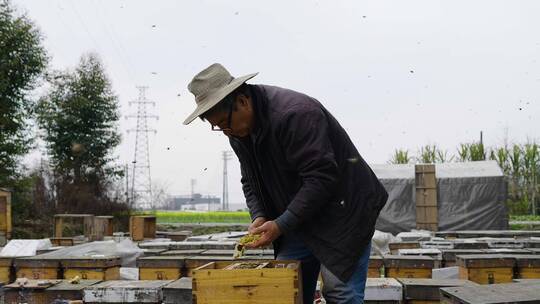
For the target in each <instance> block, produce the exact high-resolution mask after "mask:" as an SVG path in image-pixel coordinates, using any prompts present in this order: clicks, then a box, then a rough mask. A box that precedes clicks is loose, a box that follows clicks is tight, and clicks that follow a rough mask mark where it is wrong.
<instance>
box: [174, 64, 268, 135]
mask: <svg viewBox="0 0 540 304" xmlns="http://www.w3.org/2000/svg"><path fill="white" fill-rule="evenodd" d="M257 74H259V73H253V74H249V75H246V76H242V77H238V78H235V79H233V81H231V82H230V83H229V84H228V85H226V86H225V87H223V88H221V89H220V90H218V91H216V92H215V93H214V94H211V95H209V96H207V97H206V98H205V99H206V100H205V101H201V102H200V103H199V105H198V106H197V108H196V109H195V111H193V113H191V114H190V115H189V116H188V117H187V118H186V119H185V120H184V125H188V124H190V123H191V122H192V121H194V120H195V119H196V118H197V117H199V116H201V115H202V114H204V113H206V112H207V111H208V110H210V109H211V108H213V107H214V106H215V105H217V104H218V103H219V102H220V101H221V100H222V99H223V98H225V97H226V96H227V95H229V94H230V93H231V92H232V91H234V90H235V89H236V88H238V87H240V86H241V85H242V84H243V83H245V82H246V81H248V80H250V79H251V78H253V77H255V76H257Z"/></svg>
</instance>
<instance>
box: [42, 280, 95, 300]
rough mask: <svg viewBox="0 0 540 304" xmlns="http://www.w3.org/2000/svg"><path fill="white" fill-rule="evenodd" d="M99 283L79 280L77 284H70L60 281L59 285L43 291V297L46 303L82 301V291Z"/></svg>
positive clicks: (67, 281)
mask: <svg viewBox="0 0 540 304" xmlns="http://www.w3.org/2000/svg"><path fill="white" fill-rule="evenodd" d="M99 282H101V281H100V280H80V281H77V283H71V282H70V281H69V280H62V281H61V282H60V283H58V284H56V285H53V286H51V287H49V288H47V289H45V292H44V293H45V294H44V297H45V299H46V301H47V302H46V303H58V302H68V301H75V300H82V299H83V296H84V293H83V291H84V289H85V288H86V287H88V286H92V285H95V284H97V283H99ZM55 301H56V302H55Z"/></svg>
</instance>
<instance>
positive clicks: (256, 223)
mask: <svg viewBox="0 0 540 304" xmlns="http://www.w3.org/2000/svg"><path fill="white" fill-rule="evenodd" d="M265 222H266V218H264V217H262V216H259V217H258V218H256V219H255V220H254V221H253V223H251V225H249V228H248V232H249V233H251V234H254V233H253V231H254V230H255V228H258V227H259V226H261V225H262V224H264V223H265Z"/></svg>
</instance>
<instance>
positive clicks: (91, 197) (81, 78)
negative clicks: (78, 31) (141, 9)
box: [37, 54, 122, 213]
mask: <svg viewBox="0 0 540 304" xmlns="http://www.w3.org/2000/svg"><path fill="white" fill-rule="evenodd" d="M50 81H51V88H50V90H49V91H48V93H47V94H46V95H45V96H43V97H42V98H41V99H40V102H39V105H38V110H37V113H38V123H39V126H40V128H41V129H42V130H43V131H44V132H43V133H44V136H43V138H44V140H45V142H46V143H47V150H48V154H49V156H50V162H51V165H52V168H53V172H54V179H55V183H56V185H55V188H56V199H57V204H58V207H59V209H60V211H69V212H81V211H84V212H96V213H103V212H104V211H105V210H104V209H103V208H104V207H106V206H109V205H110V203H111V201H110V200H111V198H110V197H109V195H110V193H112V192H113V191H109V190H111V189H110V186H111V185H113V184H112V183H114V181H115V179H116V178H117V177H120V176H121V175H122V171H121V170H119V169H118V167H115V166H114V163H113V161H114V156H113V150H114V148H115V147H116V146H118V144H119V143H120V134H119V133H118V130H117V124H118V119H119V117H120V114H119V111H118V99H117V97H116V96H115V95H114V93H113V92H112V88H111V83H110V81H109V80H108V78H107V75H106V74H105V71H104V68H103V65H102V63H101V62H100V60H99V58H98V57H97V55H95V54H88V55H85V56H83V57H82V58H81V60H80V63H79V65H78V66H77V67H76V68H75V70H74V71H73V72H69V71H65V72H57V73H55V74H54V76H53V77H51V80H50Z"/></svg>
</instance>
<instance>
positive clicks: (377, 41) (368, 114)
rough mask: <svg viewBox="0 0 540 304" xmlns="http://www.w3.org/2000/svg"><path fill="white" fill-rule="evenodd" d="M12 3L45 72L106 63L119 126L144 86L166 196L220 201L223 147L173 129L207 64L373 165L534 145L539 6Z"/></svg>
mask: <svg viewBox="0 0 540 304" xmlns="http://www.w3.org/2000/svg"><path fill="white" fill-rule="evenodd" d="M13 3H14V4H15V5H16V6H17V7H18V8H19V9H20V10H21V11H26V12H27V14H28V16H29V17H30V18H31V19H32V20H34V21H35V22H36V24H37V25H38V26H39V27H40V29H41V31H42V33H43V35H44V45H45V46H46V48H47V50H48V52H49V55H50V56H51V57H52V60H51V63H50V65H51V68H55V69H65V68H70V67H74V66H75V65H76V64H77V62H78V60H79V58H80V56H81V54H83V53H85V52H89V51H93V52H97V53H98V54H99V55H100V56H101V59H102V60H103V62H104V63H105V66H106V70H107V73H108V75H109V76H110V79H111V80H112V84H113V89H114V91H115V93H116V94H117V95H118V97H119V100H120V104H121V112H122V115H128V114H130V113H134V112H135V110H136V108H135V107H129V106H128V102H129V101H132V100H134V99H136V98H137V95H138V91H137V89H136V88H135V86H136V85H147V86H149V89H148V92H147V97H148V98H149V99H150V100H152V101H155V102H156V107H155V108H154V109H153V112H154V113H155V114H157V115H159V120H157V121H153V122H152V126H153V127H154V128H155V129H156V130H157V131H158V132H157V134H156V135H152V136H151V137H150V156H151V166H152V179H153V181H154V182H155V183H157V184H160V185H162V186H163V185H165V186H166V188H167V189H168V191H169V192H170V193H171V194H189V193H190V179H192V178H194V179H196V180H197V184H196V187H195V190H196V191H197V192H201V193H204V194H213V195H217V196H221V182H222V169H223V164H222V161H221V153H222V151H223V150H230V147H229V146H228V142H227V140H226V137H225V136H223V135H221V134H219V133H216V132H211V131H210V130H209V129H210V126H209V125H208V124H207V123H204V122H202V121H200V120H196V121H195V122H194V123H192V125H189V126H183V125H182V124H181V122H182V121H183V120H184V118H185V117H186V116H187V115H188V114H190V113H191V112H192V110H193V109H194V100H193V96H192V95H191V94H190V93H189V92H188V91H187V88H186V86H187V84H188V83H189V81H190V80H191V78H192V77H193V76H194V75H195V74H196V73H197V72H199V71H200V70H202V69H204V68H206V67H207V66H208V65H210V64H212V63H214V62H220V63H222V64H224V65H225V66H226V67H227V68H228V69H229V71H230V72H231V73H232V74H233V75H234V76H241V75H244V74H248V73H252V72H259V73H260V74H259V75H258V76H257V77H256V78H254V79H252V81H251V83H263V84H272V85H278V86H282V87H287V88H290V89H294V90H297V91H301V92H304V93H307V94H309V95H311V96H313V97H315V98H317V99H318V100H319V101H321V102H322V103H323V104H324V105H325V106H326V107H327V108H328V109H329V110H330V111H331V112H332V113H333V114H334V116H336V118H337V119H338V120H339V121H340V123H341V124H342V125H343V127H344V128H345V129H346V130H347V131H348V133H349V135H350V137H351V138H352V140H353V142H354V143H355V145H356V147H357V148H358V150H359V151H360V154H361V155H362V156H363V157H364V158H365V159H366V160H367V162H369V163H385V162H387V161H388V160H389V159H390V157H391V155H392V152H393V151H394V149H395V148H405V149H409V150H410V151H411V152H416V151H417V149H418V147H420V146H422V145H425V144H438V145H440V146H441V147H443V148H445V149H448V150H449V152H450V153H455V151H456V147H457V146H458V144H459V143H462V142H471V141H473V140H478V138H479V133H480V131H481V130H482V131H483V132H484V140H485V143H486V144H487V145H488V146H493V145H500V144H503V143H504V141H505V139H506V138H507V139H508V141H509V142H510V143H512V142H525V141H526V140H528V139H531V140H532V139H536V140H538V139H539V138H540V122H539V118H540V102H539V99H540V62H539V60H540V19H539V18H538V12H539V11H540V2H539V1H493V0H486V1H456V0H454V1H434V0H429V1H403V0H396V1H380V0H377V1H358V0H350V1H276V0H274V1H253V0H246V1H217V0H216V1H201V0H197V1H195V0H194V1H186V0H182V1H159V0H152V1H150V0H147V1H114V0H78V1H61V0H47V1H43V0H15V1H13ZM134 123H135V122H134V121H128V120H125V119H122V120H121V123H120V124H121V125H120V130H121V132H122V135H123V142H122V144H121V146H120V148H119V149H118V153H117V154H118V156H119V162H120V163H128V162H131V161H132V159H133V153H134V134H133V133H130V134H127V133H126V130H127V129H129V128H132V127H133V126H134ZM41 154H43V153H41ZM39 155H40V154H39V152H36V153H34V154H33V157H39ZM229 171H230V172H229V191H230V192H229V193H230V194H229V196H230V200H231V203H243V202H244V199H243V195H242V192H241V188H240V183H239V179H240V174H239V166H238V161H237V160H236V159H235V160H234V161H233V162H232V164H231V165H230V167H229Z"/></svg>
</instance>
